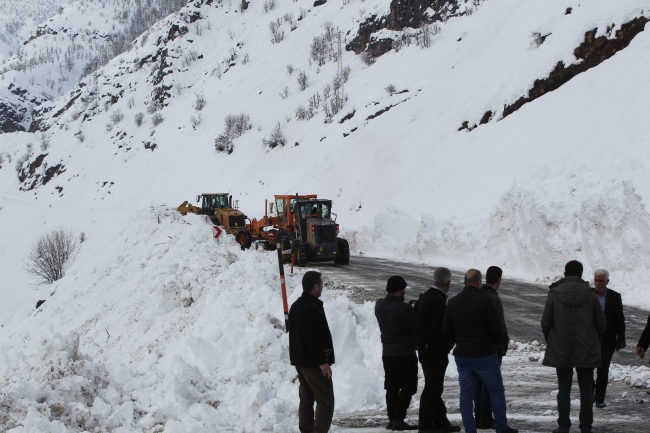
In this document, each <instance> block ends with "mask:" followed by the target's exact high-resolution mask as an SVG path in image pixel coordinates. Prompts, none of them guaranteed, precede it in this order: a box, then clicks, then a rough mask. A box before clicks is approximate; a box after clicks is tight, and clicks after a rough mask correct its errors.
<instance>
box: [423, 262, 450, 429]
mask: <svg viewBox="0 0 650 433" xmlns="http://www.w3.org/2000/svg"><path fill="white" fill-rule="evenodd" d="M450 287H451V272H450V271H449V269H447V268H437V269H436V270H435V271H434V272H433V286H432V287H431V288H429V290H427V291H426V292H424V293H423V294H422V295H420V299H418V302H417V304H416V306H415V313H416V315H417V324H418V332H417V339H418V355H419V358H420V364H422V372H423V373H424V389H423V390H422V396H421V397H420V414H419V415H420V416H419V422H418V426H419V428H420V430H419V431H420V433H434V432H443V433H450V432H459V431H460V427H459V426H455V425H451V423H450V422H449V419H447V407H446V406H445V402H444V401H443V400H442V392H443V391H444V388H445V371H446V370H447V365H448V364H449V357H448V354H449V350H450V349H451V347H450V345H449V342H448V341H447V339H446V338H445V336H444V335H443V334H442V319H443V318H444V316H445V310H446V309H447V293H449V288H450Z"/></svg>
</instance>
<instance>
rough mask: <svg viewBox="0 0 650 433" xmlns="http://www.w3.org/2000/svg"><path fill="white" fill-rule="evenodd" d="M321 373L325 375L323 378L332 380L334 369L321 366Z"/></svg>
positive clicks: (325, 365) (328, 366)
mask: <svg viewBox="0 0 650 433" xmlns="http://www.w3.org/2000/svg"><path fill="white" fill-rule="evenodd" d="M320 371H321V372H322V373H323V376H324V377H326V378H328V379H331V378H332V367H330V365H329V364H323V365H321V366H320Z"/></svg>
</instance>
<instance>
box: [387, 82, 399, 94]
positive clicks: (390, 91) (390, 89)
mask: <svg viewBox="0 0 650 433" xmlns="http://www.w3.org/2000/svg"><path fill="white" fill-rule="evenodd" d="M384 90H386V93H388V96H393V93H395V92H397V89H396V88H395V85H394V84H389V85H388V86H386V87H385V88H384Z"/></svg>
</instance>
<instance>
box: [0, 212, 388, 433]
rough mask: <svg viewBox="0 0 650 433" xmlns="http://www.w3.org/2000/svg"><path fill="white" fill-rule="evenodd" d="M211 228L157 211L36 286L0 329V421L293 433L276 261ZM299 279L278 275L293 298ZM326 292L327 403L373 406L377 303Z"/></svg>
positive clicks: (377, 390) (376, 403) (52, 427)
mask: <svg viewBox="0 0 650 433" xmlns="http://www.w3.org/2000/svg"><path fill="white" fill-rule="evenodd" d="M158 218H160V223H158ZM210 230H211V225H210V224H208V223H206V222H205V220H204V217H199V216H194V215H189V216H188V217H181V216H180V214H178V213H177V212H175V210H172V209H168V208H165V207H160V206H156V207H154V208H153V209H150V210H147V211H142V212H140V213H139V214H138V215H137V219H134V220H133V221H131V222H130V224H128V225H127V228H126V229H125V231H124V232H123V233H122V234H120V235H119V236H117V237H116V238H115V239H114V240H113V241H112V242H111V243H110V244H109V245H108V246H107V248H105V250H104V251H105V252H104V255H103V259H102V260H97V258H96V257H94V256H93V255H92V254H90V253H89V252H88V251H85V250H84V249H82V251H81V253H80V254H79V256H78V257H77V259H76V261H75V263H74V264H73V265H72V266H71V267H70V269H69V271H68V273H67V275H66V277H65V278H64V279H62V280H59V281H58V282H56V283H54V284H53V285H51V286H48V287H47V289H45V290H44V291H43V292H42V293H41V294H40V295H41V296H42V297H43V299H46V302H45V303H44V304H43V305H42V306H41V307H40V308H39V309H38V310H36V311H34V310H33V309H32V308H25V309H24V310H21V311H20V312H19V315H18V317H17V319H16V321H15V322H14V323H13V324H11V325H10V326H7V327H5V328H3V329H2V334H1V335H0V341H2V343H0V347H1V350H0V352H1V353H2V356H1V357H0V376H1V377H2V383H3V384H5V385H3V386H2V387H1V389H0V399H1V400H2V407H3V409H2V412H0V419H2V420H3V425H5V426H7V428H8V429H9V431H16V432H22V431H29V429H30V426H36V425H40V426H41V427H40V428H42V429H43V430H44V431H52V432H53V431H58V430H57V428H59V427H61V430H60V431H67V430H65V429H64V428H63V425H65V426H67V428H70V426H71V425H72V424H71V423H72V422H73V421H74V422H76V423H77V424H76V425H77V426H78V427H77V428H80V429H91V428H100V429H117V428H119V427H123V428H127V430H125V431H133V429H136V430H137V431H140V429H145V430H146V429H151V428H154V426H156V425H161V426H162V425H164V426H165V428H166V429H169V431H175V429H179V428H180V429H181V430H182V431H190V430H191V429H192V428H197V429H199V430H198V431H224V429H232V428H235V430H234V431H286V432H289V431H297V430H296V427H295V426H296V425H297V420H296V411H297V403H298V394H297V391H296V389H295V383H294V382H295V380H296V377H297V375H296V373H295V369H294V368H293V367H292V366H291V365H290V363H289V358H288V338H287V334H286V333H285V332H284V331H283V329H282V328H283V326H284V324H283V320H284V319H283V313H282V300H281V295H280V289H279V288H280V284H279V275H278V273H277V256H276V255H275V254H272V253H267V252H257V251H254V250H253V251H246V252H242V251H241V250H240V248H239V245H237V244H236V243H235V242H234V240H233V239H232V238H230V237H226V238H224V239H222V240H220V241H216V240H214V239H211V237H210V236H209V234H210ZM287 272H288V270H287ZM301 273H302V272H296V273H294V274H293V275H292V276H288V278H287V284H288V287H289V293H290V296H289V301H290V302H293V301H295V300H296V299H297V297H298V296H299V295H300V293H301V292H302V288H301V286H300V280H301ZM50 293H53V294H51V295H50ZM323 299H324V302H325V308H326V314H327V316H328V320H329V322H330V327H331V330H332V334H333V336H334V340H335V353H341V354H344V355H343V356H341V357H340V361H338V362H337V363H336V364H335V365H334V367H333V371H334V376H333V377H334V386H335V387H336V389H337V405H338V406H337V407H338V408H339V410H345V411H350V412H352V411H356V410H361V409H373V408H375V409H376V408H379V407H381V406H382V405H383V398H384V391H383V379H382V371H383V370H382V364H381V345H380V343H379V329H378V326H377V324H376V319H375V317H374V305H373V304H372V303H366V304H365V305H357V304H354V303H353V302H351V301H349V300H348V299H347V298H346V297H344V296H338V295H337V296H335V297H333V296H329V295H328V292H327V290H326V291H325V292H324V296H323ZM53 327H54V329H55V331H54V332H53ZM343 408H344V409H343ZM36 409H37V410H36ZM60 423H63V424H60ZM180 426H182V428H181V427H180ZM235 426H236V427H235ZM14 427H15V428H16V430H11V429H12V428H14Z"/></svg>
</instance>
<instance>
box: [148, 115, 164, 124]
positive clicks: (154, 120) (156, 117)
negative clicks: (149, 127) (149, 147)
mask: <svg viewBox="0 0 650 433" xmlns="http://www.w3.org/2000/svg"><path fill="white" fill-rule="evenodd" d="M163 120H165V119H163V117H162V114H160V113H155V114H154V115H153V116H152V117H151V123H153V126H158V125H160V124H161V123H162V122H163Z"/></svg>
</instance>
